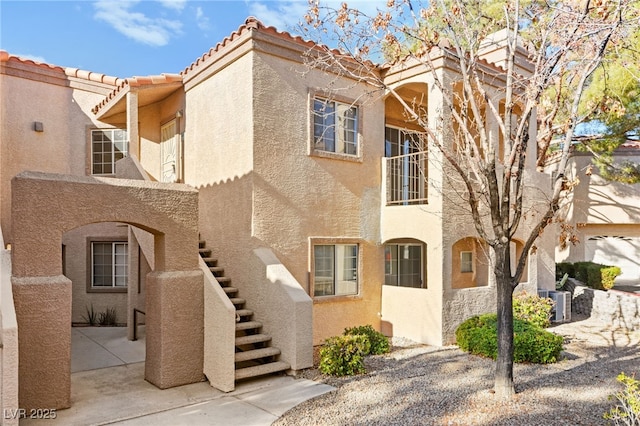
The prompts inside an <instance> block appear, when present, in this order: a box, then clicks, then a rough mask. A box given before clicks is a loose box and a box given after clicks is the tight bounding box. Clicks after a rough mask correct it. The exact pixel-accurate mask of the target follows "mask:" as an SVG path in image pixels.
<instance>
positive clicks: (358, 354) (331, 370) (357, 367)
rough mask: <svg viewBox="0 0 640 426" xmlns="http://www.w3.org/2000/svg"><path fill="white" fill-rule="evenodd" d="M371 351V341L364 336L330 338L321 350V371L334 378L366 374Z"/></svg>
mask: <svg viewBox="0 0 640 426" xmlns="http://www.w3.org/2000/svg"><path fill="white" fill-rule="evenodd" d="M369 350H370V344H369V340H368V339H367V337H366V336H364V335H362V334H358V335H354V336H335V337H330V338H329V339H327V340H326V341H325V343H324V345H323V346H322V348H321V349H320V371H322V372H323V373H324V374H330V375H333V376H351V375H353V374H359V373H364V372H365V369H364V357H365V355H366V354H367V353H369Z"/></svg>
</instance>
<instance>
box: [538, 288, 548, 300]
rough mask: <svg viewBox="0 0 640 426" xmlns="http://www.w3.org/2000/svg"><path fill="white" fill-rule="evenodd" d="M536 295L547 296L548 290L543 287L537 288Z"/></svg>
mask: <svg viewBox="0 0 640 426" xmlns="http://www.w3.org/2000/svg"><path fill="white" fill-rule="evenodd" d="M538 297H544V298H547V297H549V290H544V289H541V288H539V289H538Z"/></svg>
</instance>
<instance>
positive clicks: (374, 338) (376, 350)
mask: <svg viewBox="0 0 640 426" xmlns="http://www.w3.org/2000/svg"><path fill="white" fill-rule="evenodd" d="M342 334H343V335H344V336H356V335H362V336H365V337H366V338H367V340H369V346H370V349H369V352H368V353H366V354H365V355H380V354H386V353H387V352H389V350H390V346H389V339H388V338H387V336H385V335H384V334H382V333H380V332H379V331H376V330H374V328H373V327H372V326H371V325H361V326H358V327H351V328H345V329H344V333H342Z"/></svg>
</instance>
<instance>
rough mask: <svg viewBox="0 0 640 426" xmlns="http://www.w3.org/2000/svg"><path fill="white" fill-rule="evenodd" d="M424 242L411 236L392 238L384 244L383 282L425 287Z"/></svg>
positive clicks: (397, 285) (394, 284)
mask: <svg viewBox="0 0 640 426" xmlns="http://www.w3.org/2000/svg"><path fill="white" fill-rule="evenodd" d="M426 252H427V250H426V244H424V243H423V242H422V241H419V240H416V239H413V238H402V239H393V240H390V241H387V242H386V243H385V244H384V284H385V285H389V286H396V287H411V288H427V274H426V272H427V258H426Z"/></svg>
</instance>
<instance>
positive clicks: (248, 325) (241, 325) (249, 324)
mask: <svg viewBox="0 0 640 426" xmlns="http://www.w3.org/2000/svg"><path fill="white" fill-rule="evenodd" d="M261 327H262V323H261V322H260V321H244V322H237V323H236V331H240V330H253V329H258V328H261Z"/></svg>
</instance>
